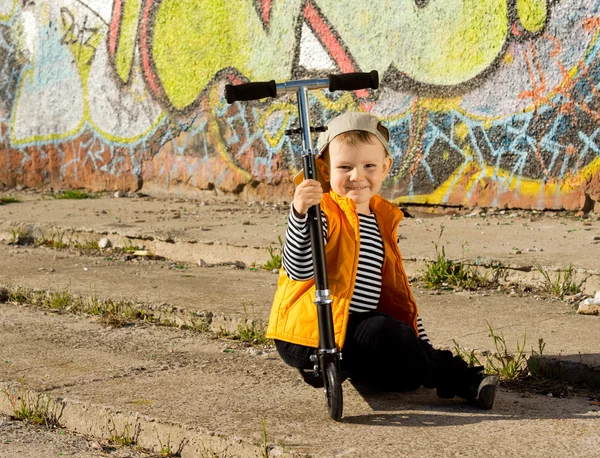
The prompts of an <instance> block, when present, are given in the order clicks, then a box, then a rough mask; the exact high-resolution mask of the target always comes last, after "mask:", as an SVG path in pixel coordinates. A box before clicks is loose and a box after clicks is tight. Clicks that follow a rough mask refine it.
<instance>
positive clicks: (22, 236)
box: [8, 226, 35, 245]
mask: <svg viewBox="0 0 600 458" xmlns="http://www.w3.org/2000/svg"><path fill="white" fill-rule="evenodd" d="M10 232H11V238H10V242H8V244H9V245H33V244H34V243H35V238H34V237H33V231H32V229H31V228H30V227H29V226H28V227H16V228H12V229H11V230H10Z"/></svg>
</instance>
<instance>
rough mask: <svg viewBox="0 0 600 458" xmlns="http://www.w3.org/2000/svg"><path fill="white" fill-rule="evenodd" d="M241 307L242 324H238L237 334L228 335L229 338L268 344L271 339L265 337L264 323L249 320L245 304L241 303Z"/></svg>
mask: <svg viewBox="0 0 600 458" xmlns="http://www.w3.org/2000/svg"><path fill="white" fill-rule="evenodd" d="M243 307H244V320H243V324H238V327H237V335H233V336H230V338H233V339H236V340H240V341H242V342H247V343H251V344H256V345H269V344H270V343H271V340H270V339H267V337H266V334H267V329H266V327H265V325H264V323H262V322H257V321H255V320H250V319H249V318H248V309H247V307H246V304H243Z"/></svg>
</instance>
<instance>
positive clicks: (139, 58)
mask: <svg viewBox="0 0 600 458" xmlns="http://www.w3.org/2000/svg"><path fill="white" fill-rule="evenodd" d="M380 3H381V4H380V5H378V7H377V8H375V9H374V8H372V5H369V4H365V3H364V2H358V1H356V0H336V1H335V2H334V1H333V0H279V1H273V0H202V1H200V0H178V1H174V0H114V1H112V2H106V1H102V0H60V1H49V0H35V1H29V2H18V1H16V0H0V72H1V73H2V79H0V185H1V184H2V183H3V184H4V185H5V186H14V185H16V184H20V183H23V184H27V185H30V186H39V187H48V186H53V187H54V188H61V187H85V188H88V189H93V190H103V189H106V190H111V189H127V190H136V189H145V190H147V191H149V192H154V193H163V192H179V193H193V192H195V191H197V190H216V191H217V192H219V191H221V192H231V193H241V192H243V191H248V193H246V198H249V197H252V195H254V196H255V197H261V198H264V196H265V195H269V196H270V197H269V198H272V199H283V200H285V199H289V193H290V189H291V183H290V176H292V175H293V174H294V173H295V171H296V169H297V168H298V167H299V165H300V163H301V162H300V160H299V155H300V151H299V150H298V148H299V147H298V145H297V142H295V141H291V140H290V138H289V137H287V136H286V135H285V134H284V132H285V130H286V129H287V128H289V127H290V126H293V125H294V123H295V121H296V117H295V111H296V107H295V102H294V101H293V100H291V99H290V98H289V97H282V98H281V99H277V100H274V101H268V102H252V103H245V104H237V103H236V104H234V105H228V104H227V103H226V102H225V101H224V98H223V86H224V85H225V84H226V83H230V82H234V83H236V82H243V81H261V80H270V79H275V80H277V81H286V80H290V79H297V78H305V77H321V76H324V75H326V74H328V73H334V72H353V71H370V70H373V69H375V70H378V71H379V74H380V77H381V81H382V82H381V88H380V89H379V90H378V91H371V90H369V91H367V90H363V91H356V92H353V93H344V94H329V93H316V92H315V93H311V109H312V112H313V115H314V116H315V117H316V118H317V119H319V120H320V121H321V122H326V121H327V120H328V119H330V118H331V117H333V116H335V115H336V114H338V113H340V112H342V111H345V110H361V111H370V112H372V113H374V114H376V115H378V116H380V117H381V118H382V120H383V121H384V122H385V124H386V125H387V126H388V127H389V128H390V131H391V133H392V140H391V146H392V150H393V155H394V168H393V173H392V174H391V175H392V176H390V178H389V179H388V181H387V182H386V184H385V187H384V190H383V193H384V194H385V195H386V197H389V198H392V199H395V200H396V201H397V202H404V203H418V204H435V205H439V204H441V205H475V204H478V205H485V206H496V207H518V208H523V207H524V208H552V209H561V208H567V209H580V210H581V209H583V210H585V211H588V210H592V209H593V208H594V205H595V203H596V202H599V201H600V144H599V143H598V142H597V140H596V139H597V137H598V129H600V123H599V122H598V121H599V119H598V117H599V116H600V112H599V107H598V90H599V87H600V67H599V66H600V62H599V55H598V52H599V48H600V43H599V42H598V34H599V32H600V11H599V10H600V0H486V1H483V2H482V1H477V0H445V1H444V2H438V1H434V0H384V1H382V2H380ZM252 193H254V194H252ZM261 193H262V196H261ZM598 208H600V204H598Z"/></svg>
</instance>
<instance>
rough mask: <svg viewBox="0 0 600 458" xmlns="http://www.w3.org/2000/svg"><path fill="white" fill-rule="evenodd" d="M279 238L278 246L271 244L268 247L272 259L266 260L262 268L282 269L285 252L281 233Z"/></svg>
mask: <svg viewBox="0 0 600 458" xmlns="http://www.w3.org/2000/svg"><path fill="white" fill-rule="evenodd" d="M277 240H279V247H278V248H273V247H271V246H270V247H268V248H267V251H268V253H269V256H270V257H271V259H269V260H268V261H267V262H265V263H264V264H263V266H262V268H263V269H265V270H275V269H281V262H282V253H283V241H282V240H281V235H279V236H278V237H277Z"/></svg>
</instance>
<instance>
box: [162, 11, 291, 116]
mask: <svg viewBox="0 0 600 458" xmlns="http://www.w3.org/2000/svg"><path fill="white" fill-rule="evenodd" d="M299 6H300V0H284V1H282V2H274V4H273V19H272V22H271V24H270V29H269V30H270V32H265V30H264V27H263V25H262V23H261V20H260V18H259V17H258V16H257V14H256V11H255V10H254V5H253V4H252V2H251V1H247V0H203V1H202V2H199V1H198V0H165V1H163V2H162V3H161V4H160V6H159V8H158V10H157V12H156V20H155V23H154V29H153V36H152V50H151V52H152V57H153V60H154V64H155V70H156V73H157V75H158V77H159V79H160V82H161V83H162V87H163V90H164V92H165V94H166V96H167V98H168V100H169V102H170V103H171V104H172V106H173V107H174V108H175V109H177V110H181V109H184V108H185V107H187V106H189V105H191V104H192V103H193V102H194V101H195V100H196V99H197V97H198V95H199V94H200V92H201V91H202V90H203V89H204V88H205V87H206V86H207V84H208V83H209V82H210V80H211V79H212V78H213V77H214V75H215V74H216V73H217V72H218V71H219V70H222V69H224V68H230V67H231V68H236V69H237V70H238V71H240V72H241V73H242V74H244V75H245V76H246V77H248V78H249V79H251V80H265V79H276V80H284V79H286V78H288V77H289V75H290V72H291V68H292V61H293V56H294V52H293V51H294V30H295V22H296V20H297V16H298V15H297V11H298V10H299ZM292 11H293V12H295V13H294V14H291V12H292Z"/></svg>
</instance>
